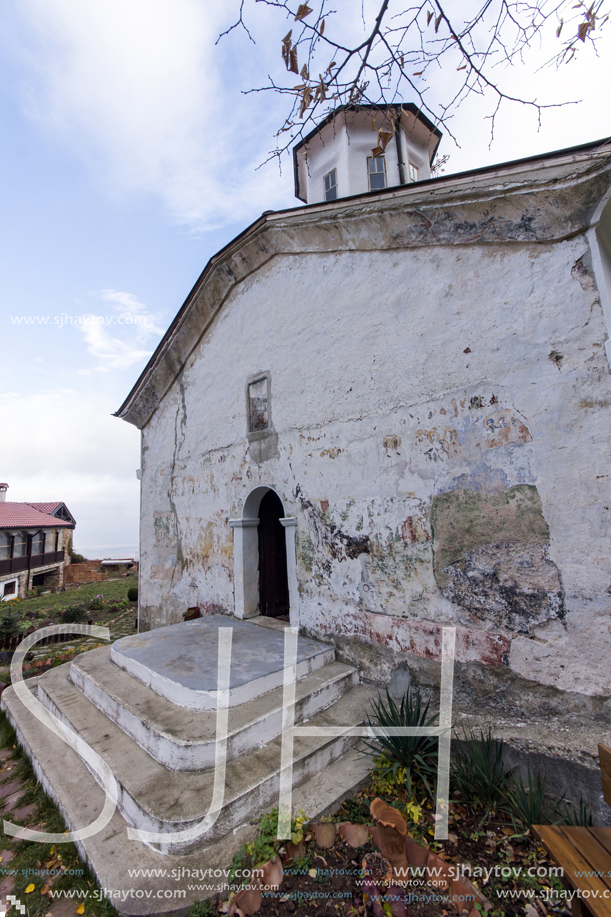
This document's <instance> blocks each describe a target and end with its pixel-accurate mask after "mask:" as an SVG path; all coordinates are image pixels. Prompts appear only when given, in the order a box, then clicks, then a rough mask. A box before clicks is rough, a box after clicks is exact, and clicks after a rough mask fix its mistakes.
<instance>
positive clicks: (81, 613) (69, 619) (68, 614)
mask: <svg viewBox="0 0 611 917" xmlns="http://www.w3.org/2000/svg"><path fill="white" fill-rule="evenodd" d="M88 619H89V615H88V614H87V611H86V610H85V609H84V608H82V607H81V606H80V605H69V606H68V608H66V610H65V611H64V614H63V616H62V620H63V623H64V624H81V623H82V622H85V623H86V622H87V621H88Z"/></svg>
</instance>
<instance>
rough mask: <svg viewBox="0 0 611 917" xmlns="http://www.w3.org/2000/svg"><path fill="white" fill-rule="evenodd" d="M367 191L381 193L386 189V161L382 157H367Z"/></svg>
mask: <svg viewBox="0 0 611 917" xmlns="http://www.w3.org/2000/svg"><path fill="white" fill-rule="evenodd" d="M367 172H368V173H369V190H370V191H382V189H383V188H385V187H386V160H385V158H384V156H368V157H367Z"/></svg>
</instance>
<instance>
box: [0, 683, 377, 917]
mask: <svg viewBox="0 0 611 917" xmlns="http://www.w3.org/2000/svg"><path fill="white" fill-rule="evenodd" d="M65 668H67V666H66V667H65ZM54 671H58V670H57V669H56V670H54ZM43 677H45V676H43ZM39 680H40V679H36V678H33V679H30V680H29V681H28V682H27V684H28V686H30V687H31V688H32V689H33V690H34V691H36V689H37V686H38V682H39ZM2 708H3V709H4V711H5V712H6V714H7V715H8V718H9V720H10V721H11V723H12V725H13V727H14V728H15V730H16V733H17V739H18V741H19V743H20V744H21V745H22V747H23V748H24V749H25V751H26V753H27V754H28V756H29V758H30V760H31V761H32V765H33V768H34V771H35V773H36V776H37V778H38V780H39V781H40V783H41V785H42V786H43V788H44V790H45V791H46V792H47V793H48V795H49V796H50V797H51V798H52V799H53V800H54V801H55V803H56V804H57V805H58V807H59V809H60V811H61V813H62V815H63V817H64V819H65V821H66V824H67V826H68V828H69V829H70V830H71V831H75V830H77V829H78V828H81V829H82V828H85V827H86V826H87V825H89V824H91V823H92V822H93V821H94V819H95V818H96V817H97V816H98V815H99V814H100V812H101V811H102V808H103V805H104V792H103V790H102V789H101V788H100V787H99V786H98V784H97V783H96V781H95V780H94V778H93V776H92V775H91V773H90V771H89V770H88V769H87V767H86V766H85V764H84V763H83V761H82V760H81V759H80V758H79V757H78V755H77V754H76V753H75V752H74V751H72V749H70V748H69V747H68V746H67V745H66V744H65V743H64V742H62V740H61V739H60V738H58V737H57V736H56V735H54V734H53V733H51V732H50V731H49V730H48V729H45V728H44V727H43V726H41V724H40V723H39V721H38V720H37V719H36V718H35V717H34V716H33V715H32V714H31V713H30V712H29V710H27V709H26V708H25V707H24V706H23V704H22V703H21V702H20V701H19V699H18V698H17V697H16V695H15V692H14V689H13V688H11V687H8V688H6V689H5V691H4V692H3V695H2ZM370 766H371V759H370V758H368V757H367V756H366V755H364V754H362V753H361V751H358V750H356V749H350V750H348V752H347V753H346V754H345V755H344V756H343V757H342V758H340V759H339V760H337V761H334V762H333V763H331V764H329V765H328V766H327V767H325V769H324V770H323V771H321V772H320V773H317V774H315V775H314V776H313V777H311V778H310V779H309V780H307V781H305V782H304V783H302V784H301V785H300V786H299V787H297V788H296V789H295V790H294V791H293V811H294V812H297V811H298V810H299V809H303V810H304V811H305V812H306V813H307V815H308V816H309V817H310V818H312V819H316V818H319V817H321V816H322V815H325V814H327V813H328V812H329V811H333V810H334V809H335V807H336V806H337V805H339V804H340V803H341V801H342V800H343V799H344V798H345V797H346V796H348V795H350V793H351V792H353V791H354V790H356V789H357V788H358V786H359V785H360V784H362V783H363V782H364V780H365V779H366V777H367V774H368V770H369V768H370ZM274 804H275V801H274V803H272V805H274ZM255 833H256V827H255V826H253V825H252V824H244V825H241V826H240V827H239V828H236V829H235V830H234V831H232V832H229V833H228V834H227V835H225V836H224V837H222V838H220V839H219V840H217V841H215V842H213V843H207V842H206V844H205V845H204V846H202V847H201V848H200V849H198V850H196V851H194V852H192V853H187V854H184V855H171V854H170V855H165V854H162V853H160V852H158V851H156V850H152V849H151V848H150V847H148V846H146V845H145V844H144V843H142V841H139V840H137V839H135V840H131V839H128V837H127V834H126V830H125V821H124V819H123V817H122V816H121V814H120V812H119V811H118V810H116V811H115V813H114V815H113V816H112V818H111V819H110V821H109V822H108V824H107V825H106V826H105V827H103V828H102V829H101V830H100V831H99V832H97V833H96V834H94V835H92V836H91V837H88V838H87V839H86V841H82V840H77V841H76V845H77V847H78V849H79V852H80V853H81V855H82V856H83V858H84V859H85V860H86V861H87V863H88V864H89V866H90V867H91V869H92V870H93V872H94V873H95V875H96V876H97V878H98V881H99V883H100V885H101V887H102V888H104V889H105V890H106V891H107V894H108V896H109V898H110V901H111V903H112V904H113V905H114V907H115V908H116V909H117V911H118V912H119V913H120V914H122V915H125V917H144V915H147V914H154V915H156V917H178V915H179V914H184V913H186V910H187V909H188V907H189V906H190V905H191V904H192V903H193V902H194V901H199V900H202V899H204V898H207V897H210V896H212V895H214V894H215V893H216V892H217V891H218V892H221V893H222V894H223V897H224V898H227V897H228V896H229V892H228V891H226V890H224V885H225V883H226V882H227V869H228V867H229V864H230V862H231V859H232V857H233V855H234V853H235V852H236V851H237V850H238V849H239V847H240V846H241V845H242V844H243V843H244V842H245V841H249V840H252V838H253V837H254V835H255ZM202 870H205V871H207V874H206V875H202ZM198 873H199V879H198V878H195V877H196V876H197V875H198ZM189 875H190V876H191V877H192V878H191V880H189V879H185V878H184V877H185V876H189ZM189 886H191V887H189ZM160 889H161V890H163V891H164V892H176V896H175V897H173V898H168V897H165V896H164V895H160V896H159V897H158V895H159V891H160Z"/></svg>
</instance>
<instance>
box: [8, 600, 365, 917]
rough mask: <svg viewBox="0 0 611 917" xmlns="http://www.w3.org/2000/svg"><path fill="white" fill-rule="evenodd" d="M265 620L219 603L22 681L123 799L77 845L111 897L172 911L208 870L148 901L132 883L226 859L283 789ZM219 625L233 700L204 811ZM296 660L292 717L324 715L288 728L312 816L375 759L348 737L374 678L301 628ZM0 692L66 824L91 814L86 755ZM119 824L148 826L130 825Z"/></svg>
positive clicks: (95, 810) (91, 779)
mask: <svg viewBox="0 0 611 917" xmlns="http://www.w3.org/2000/svg"><path fill="white" fill-rule="evenodd" d="M219 619H220V620H219ZM262 623H265V624H266V626H264V627H260V626H257V624H254V623H250V622H243V621H234V619H232V618H229V617H225V616H222V615H214V616H210V618H209V619H206V618H203V619H198V620H197V621H195V622H185V623H184V624H177V625H173V626H172V627H166V628H160V629H159V630H157V631H151V632H148V633H147V634H143V635H141V636H139V637H128V638H123V639H122V640H119V641H117V642H116V643H115V644H114V645H113V646H112V647H104V648H101V649H98V650H93V651H90V652H88V653H85V654H83V655H82V656H80V657H78V658H77V659H76V660H75V661H73V662H72V664H67V665H65V666H60V667H58V668H56V669H53V670H51V671H49V672H47V673H45V674H44V675H42V676H40V677H39V678H36V679H31V680H30V681H28V682H27V684H28V687H29V688H30V690H31V691H34V692H35V693H36V696H37V698H38V699H39V701H40V702H41V703H42V704H43V705H44V706H45V708H46V709H47V710H48V711H50V712H51V713H53V714H54V716H55V717H56V718H57V720H58V721H59V722H60V723H61V724H63V726H64V727H65V728H66V729H68V730H70V731H71V732H74V733H77V734H78V735H79V736H80V737H81V739H82V740H84V741H85V742H86V743H87V746H89V748H91V749H93V750H94V751H95V752H96V753H97V754H98V755H100V756H101V758H102V759H103V760H104V762H105V763H106V764H107V765H108V766H109V767H110V769H111V771H112V773H113V776H114V780H115V783H116V787H117V799H118V804H117V809H116V811H115V813H114V815H113V817H112V820H111V822H110V823H109V824H108V825H107V826H106V828H104V829H103V830H102V831H100V832H99V833H98V834H97V835H94V836H93V837H90V838H87V839H86V840H84V841H80V842H79V847H80V849H81V852H82V853H83V855H84V856H85V857H86V859H87V860H88V861H89V863H90V865H91V866H92V868H93V869H94V871H95V873H96V875H97V876H98V879H99V881H100V883H101V885H102V886H103V887H105V888H108V889H114V890H117V891H122V893H123V895H122V896H123V900H122V901H121V900H120V898H121V895H120V894H119V895H118V896H117V895H115V896H113V898H112V900H113V904H114V905H115V907H117V909H118V910H119V911H120V912H121V913H124V914H134V915H136V914H144V913H159V914H163V913H167V914H178V913H179V912H180V911H181V910H183V911H184V910H185V908H186V907H187V906H188V904H189V903H191V902H192V901H193V900H200V899H201V898H205V897H207V896H209V895H211V894H213V893H214V883H213V882H212V883H209V884H210V885H211V886H212V887H211V888H210V889H208V890H205V889H204V888H203V887H201V886H200V887H199V888H198V887H197V886H192V887H191V888H190V889H187V886H186V885H185V883H184V882H183V883H182V887H183V890H186V891H187V897H186V898H183V897H180V898H177V899H176V900H168V898H167V897H166V898H165V899H163V900H160V901H155V904H154V905H153V902H152V901H151V895H149V896H148V897H147V896H146V895H144V894H142V895H141V896H140V897H136V896H135V894H134V890H137V889H141V890H142V892H144V890H146V889H148V888H150V889H153V888H157V890H159V889H160V888H167V887H168V881H167V876H170V875H171V874H172V875H174V876H177V875H189V874H190V873H189V870H190V869H195V868H196V864H197V867H199V868H200V869H201V868H202V867H205V868H216V869H221V870H222V869H224V868H226V867H228V865H229V863H230V860H231V857H232V855H233V853H234V852H235V850H236V849H237V848H238V847H239V846H240V844H241V843H242V842H243V841H244V840H245V839H248V837H249V836H252V834H253V832H254V830H255V829H254V828H253V827H252V825H250V824H249V822H250V821H251V820H252V818H253V816H256V815H258V814H260V813H261V812H263V811H266V810H267V809H270V808H272V807H273V806H275V805H277V803H278V792H279V785H280V757H281V745H282V736H281V731H282V716H283V688H282V683H283V677H284V673H283V666H284V634H283V629H280V628H277V627H270V626H269V624H268V622H262ZM223 626H229V627H234V626H235V629H234V632H233V647H232V659H231V662H232V666H231V679H230V685H229V693H230V703H231V706H230V707H229V710H228V738H227V747H226V769H225V780H224V791H223V799H222V805H221V806H220V810H219V812H218V814H217V816H216V817H215V818H212V819H210V818H207V814H208V812H209V810H210V809H211V807H212V806H213V799H214V798H216V797H215V779H214V778H215V770H214V763H215V753H216V705H217V698H216V676H217V673H216V666H217V657H218V653H217V647H218V643H217V640H218V629H219V627H223ZM172 631H173V633H168V632H172ZM117 660H119V661H118V662H117ZM126 660H127V662H126ZM183 664H184V665H183ZM234 665H235V670H234ZM198 666H199V667H200V668H201V672H200V671H199V670H198ZM249 669H251V675H252V677H251V678H249V677H248V673H249ZM297 672H298V676H297V682H296V691H295V707H294V713H295V723H296V725H300V724H302V723H305V722H307V724H308V727H311V726H321V727H333V730H332V732H333V734H332V735H323V736H300V735H298V734H297V735H296V736H295V737H294V739H293V763H292V777H293V787H294V790H293V811H297V810H298V809H299V808H303V809H304V811H306V813H307V815H308V816H309V817H311V818H316V817H319V816H320V815H321V814H324V813H325V812H326V811H331V810H332V809H333V808H334V807H336V806H337V805H339V804H340V803H341V801H342V800H343V799H344V798H345V797H346V796H347V795H349V794H350V793H351V792H352V791H353V790H354V789H355V787H357V786H358V785H359V783H360V782H362V781H363V780H364V778H365V776H366V774H367V771H368V768H369V766H370V760H369V759H368V757H367V756H365V755H363V754H362V752H361V751H360V750H357V749H356V747H355V740H354V738H353V737H352V736H351V735H350V734H349V729H350V727H351V726H355V725H359V724H361V723H362V722H363V721H364V719H365V718H366V714H367V711H368V710H369V709H370V704H371V701H372V700H373V698H374V697H375V696H376V694H377V691H376V689H374V688H373V687H372V686H369V685H359V684H358V673H357V672H356V670H355V669H353V668H352V667H350V666H347V665H343V664H341V663H338V662H335V660H334V651H333V648H332V647H329V646H327V645H325V644H322V643H318V642H317V641H314V640H309V639H304V638H301V637H300V638H299V640H298V655H297ZM168 682H169V683H171V684H170V688H168ZM232 692H233V693H232ZM168 694H170V695H171V696H170V697H168ZM177 700H179V701H182V703H177V702H176V701H177ZM2 706H3V708H4V709H5V711H6V712H7V714H8V716H9V718H10V720H11V722H12V723H13V725H14V726H15V728H16V730H17V734H18V737H19V741H20V742H21V744H22V745H23V746H24V748H25V749H26V751H27V753H28V754H29V756H30V758H31V760H32V762H33V764H34V768H35V771H36V773H37V775H38V777H39V779H40V780H41V782H42V784H43V786H44V787H45V789H46V790H47V791H48V792H49V793H50V795H51V796H52V797H53V798H54V799H55V800H56V802H57V803H58V805H59V807H60V809H61V811H62V813H63V814H64V817H65V818H66V821H67V823H68V825H69V826H70V828H71V830H77V829H78V828H81V829H82V828H83V827H85V826H86V825H88V824H90V823H91V822H92V821H94V819H95V818H96V817H97V815H98V814H99V813H100V812H101V810H102V808H103V800H104V791H103V789H102V788H101V787H100V786H99V785H98V782H97V780H98V777H97V776H96V773H95V770H94V769H93V768H90V767H89V765H88V764H87V755H86V754H83V757H82V758H81V757H79V756H78V755H77V754H76V752H75V751H73V750H72V749H71V748H70V747H68V746H67V745H66V744H65V742H63V741H62V740H61V739H60V738H59V737H57V736H55V735H53V734H52V733H51V732H50V731H49V730H48V729H45V728H44V727H42V726H41V724H40V723H39V721H38V720H37V719H36V717H34V716H33V715H32V713H31V712H30V711H29V710H28V709H27V708H25V707H24V705H23V704H22V703H21V701H20V700H19V699H18V697H17V696H16V694H15V692H14V689H12V688H8V689H7V690H6V691H5V692H4V695H3V699H2ZM216 793H217V795H218V787H217V788H216ZM128 828H131V829H135V830H136V831H137V832H144V833H145V835H144V836H140V837H133V836H132V837H130V836H128ZM204 829H205V830H204ZM153 864H154V865H153ZM179 867H180V868H179ZM146 868H148V869H151V868H156V869H157V870H158V875H160V874H161V873H159V870H160V869H161V870H162V871H163V872H165V876H166V878H161V879H160V878H157V879H155V878H154V877H153V878H151V877H150V876H149V877H146V876H143V875H142V873H140V875H139V876H138V877H137V878H134V876H135V875H136V874H135V873H133V872H132V873H131V874H130V870H132V871H133V870H134V869H135V870H139V869H146ZM181 868H182V873H181ZM219 881H220V884H222V881H226V880H218V879H217V880H216V884H217V885H219ZM188 884H192V883H188ZM130 890H131V892H130ZM151 905H153V906H151Z"/></svg>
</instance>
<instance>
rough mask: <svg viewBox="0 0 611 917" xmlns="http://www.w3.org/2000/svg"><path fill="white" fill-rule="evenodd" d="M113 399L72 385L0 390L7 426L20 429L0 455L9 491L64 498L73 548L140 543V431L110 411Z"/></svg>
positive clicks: (24, 497) (23, 496)
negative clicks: (73, 530)
mask: <svg viewBox="0 0 611 917" xmlns="http://www.w3.org/2000/svg"><path fill="white" fill-rule="evenodd" d="M113 398H114V396H113V395H109V394H107V393H105V392H101V391H78V390H76V389H55V390H49V391H45V392H34V393H32V394H29V395H24V394H21V395H18V394H16V393H12V392H8V393H7V392H5V393H2V394H0V413H2V416H3V418H4V423H5V425H6V426H7V428H12V429H16V428H17V427H19V429H20V433H19V436H16V437H15V438H13V439H11V440H10V449H6V450H5V451H4V455H3V459H2V480H3V481H7V482H8V484H9V492H8V495H7V498H8V499H9V500H12V501H32V502H33V501H38V500H40V501H46V500H62V501H63V502H65V503H66V505H67V506H68V507H69V509H70V511H71V512H72V513H73V515H74V517H75V519H76V521H77V529H76V537H75V544H76V546H77V548H78V546H79V545H83V546H89V545H102V544H125V545H127V544H131V545H136V544H137V542H138V512H139V510H138V506H139V484H138V481H137V480H136V475H135V470H136V468H137V467H138V466H139V464H140V449H139V445H140V442H139V441H140V434H139V431H137V430H136V429H135V427H133V426H131V425H130V424H127V423H125V422H124V421H121V420H119V419H118V418H117V417H112V416H111V412H112V411H114V410H116V408H117V404H116V403H115V402H114V400H113ZM132 550H133V549H132Z"/></svg>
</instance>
